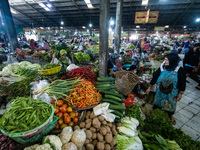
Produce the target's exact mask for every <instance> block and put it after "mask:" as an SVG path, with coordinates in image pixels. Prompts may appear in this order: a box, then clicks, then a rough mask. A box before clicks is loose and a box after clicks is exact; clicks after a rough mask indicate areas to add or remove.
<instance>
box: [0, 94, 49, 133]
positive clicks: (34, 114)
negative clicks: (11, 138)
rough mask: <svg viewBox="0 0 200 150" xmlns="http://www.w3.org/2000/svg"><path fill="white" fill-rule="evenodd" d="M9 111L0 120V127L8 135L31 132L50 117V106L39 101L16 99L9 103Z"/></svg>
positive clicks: (24, 98) (23, 98)
mask: <svg viewBox="0 0 200 150" xmlns="http://www.w3.org/2000/svg"><path fill="white" fill-rule="evenodd" d="M10 105H11V109H9V110H8V111H6V112H5V113H4V114H3V116H2V118H1V119H0V127H1V129H3V130H5V131H6V132H8V133H19V132H25V131H29V130H32V129H34V128H36V127H38V126H40V125H41V124H43V123H44V122H45V121H47V119H48V118H49V117H50V116H51V113H52V108H51V105H49V104H47V103H45V102H43V101H42V100H40V99H37V100H35V99H32V98H29V97H27V98H26V97H17V98H16V99H14V100H12V101H11V102H10Z"/></svg>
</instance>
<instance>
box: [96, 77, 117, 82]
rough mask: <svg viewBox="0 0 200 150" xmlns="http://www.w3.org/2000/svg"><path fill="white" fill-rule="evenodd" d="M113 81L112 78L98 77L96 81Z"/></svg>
mask: <svg viewBox="0 0 200 150" xmlns="http://www.w3.org/2000/svg"><path fill="white" fill-rule="evenodd" d="M114 80H115V79H114V78H112V77H98V78H97V81H100V82H105V81H114Z"/></svg>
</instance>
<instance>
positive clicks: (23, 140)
mask: <svg viewBox="0 0 200 150" xmlns="http://www.w3.org/2000/svg"><path fill="white" fill-rule="evenodd" d="M57 121H58V117H57V116H53V121H52V122H49V123H48V124H47V125H46V126H45V127H44V128H43V129H42V130H41V131H40V132H37V133H35V134H34V135H32V136H31V137H28V138H26V137H23V138H21V137H11V138H12V139H13V140H15V141H16V142H18V143H21V144H26V143H35V142H37V141H39V140H41V139H42V138H43V137H44V136H45V135H47V134H48V133H49V132H51V131H52V130H53V129H54V128H55V125H56V122H57Z"/></svg>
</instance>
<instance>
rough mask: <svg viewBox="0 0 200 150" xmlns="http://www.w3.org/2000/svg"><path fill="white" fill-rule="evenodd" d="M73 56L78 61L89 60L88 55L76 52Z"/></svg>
mask: <svg viewBox="0 0 200 150" xmlns="http://www.w3.org/2000/svg"><path fill="white" fill-rule="evenodd" d="M75 58H76V60H77V61H78V62H88V61H89V60H90V55H88V54H83V53H82V52H78V54H76V55H75Z"/></svg>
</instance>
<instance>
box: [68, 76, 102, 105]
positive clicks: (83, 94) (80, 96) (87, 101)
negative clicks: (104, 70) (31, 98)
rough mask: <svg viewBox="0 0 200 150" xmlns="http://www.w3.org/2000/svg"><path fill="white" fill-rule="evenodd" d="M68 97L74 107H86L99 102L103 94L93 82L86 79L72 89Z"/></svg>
mask: <svg viewBox="0 0 200 150" xmlns="http://www.w3.org/2000/svg"><path fill="white" fill-rule="evenodd" d="M68 99H69V101H71V102H72V103H73V104H72V105H73V106H74V107H77V108H85V107H89V106H93V105H95V104H97V103H98V102H99V101H100V100H101V94H100V93H99V92H98V91H97V89H96V88H95V87H94V85H93V84H92V82H90V81H88V80H84V81H82V82H81V83H80V84H77V86H76V88H75V89H74V90H72V91H71V93H70V96H69V97H68Z"/></svg>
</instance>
